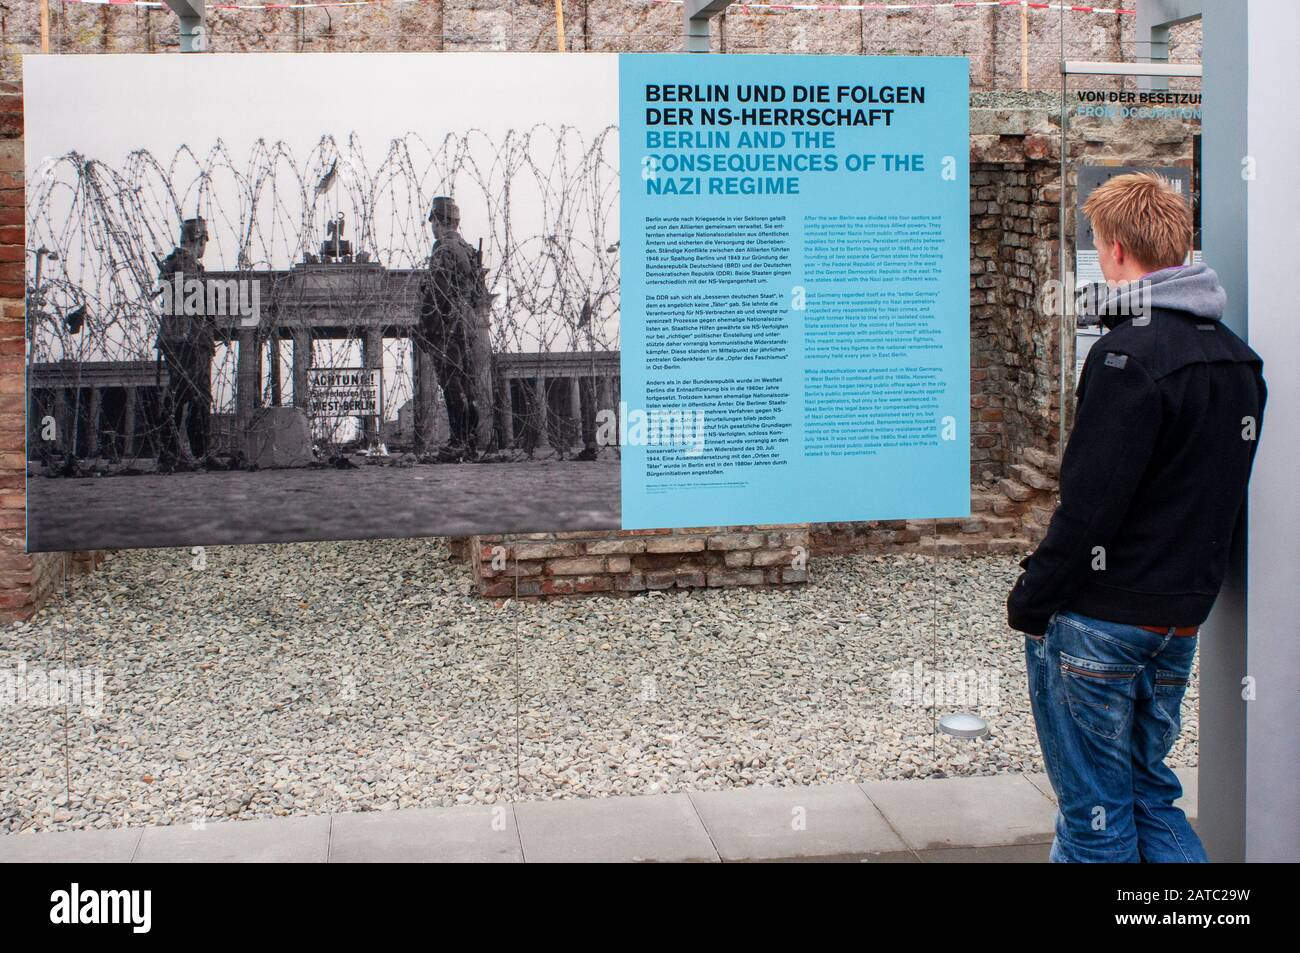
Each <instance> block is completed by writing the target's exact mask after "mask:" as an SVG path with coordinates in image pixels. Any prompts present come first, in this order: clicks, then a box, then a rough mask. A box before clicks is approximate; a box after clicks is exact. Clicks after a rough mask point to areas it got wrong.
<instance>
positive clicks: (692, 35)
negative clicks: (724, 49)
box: [682, 0, 732, 53]
mask: <svg viewBox="0 0 1300 953" xmlns="http://www.w3.org/2000/svg"><path fill="white" fill-rule="evenodd" d="M731 3H732V0H686V2H685V3H683V4H682V51H683V52H686V53H710V52H712V51H713V43H712V38H711V37H710V35H709V21H710V20H712V19H713V17H715V16H716V15H717V14H719V13H721V12H722V11H723V10H725V9H727V7H729V6H731Z"/></svg>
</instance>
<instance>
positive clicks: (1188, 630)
mask: <svg viewBox="0 0 1300 953" xmlns="http://www.w3.org/2000/svg"><path fill="white" fill-rule="evenodd" d="M1138 628H1139V629H1146V630H1147V631H1148V632H1154V633H1155V634H1156V635H1164V634H1165V633H1166V632H1168V631H1169V626H1167V625H1140V626H1138ZM1200 628H1201V627H1200V626H1199V625H1180V626H1179V627H1178V628H1176V629H1174V635H1183V636H1187V635H1195V634H1196V633H1197V632H1198V631H1199V630H1200Z"/></svg>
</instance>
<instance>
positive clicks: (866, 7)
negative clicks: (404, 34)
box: [62, 0, 1137, 16]
mask: <svg viewBox="0 0 1300 953" xmlns="http://www.w3.org/2000/svg"><path fill="white" fill-rule="evenodd" d="M62 2H64V3H80V4H88V5H94V6H109V7H154V8H157V7H164V6H166V4H164V3H162V2H161V0H62ZM428 2H429V0H322V2H320V3H213V4H210V5H209V6H208V9H209V10H224V11H227V12H230V11H240V12H243V11H252V12H258V11H260V12H263V13H269V12H273V11H276V10H311V9H314V8H316V7H375V6H385V5H387V4H405V3H428ZM642 2H645V3H672V4H677V5H680V4H681V3H682V2H683V0H642ZM979 7H1028V8H1029V9H1030V10H1061V9H1064V10H1065V11H1066V12H1067V13H1095V14H1099V15H1107V16H1132V15H1134V14H1136V13H1137V11H1136V10H1129V9H1125V8H1123V7H1090V6H1083V5H1080V4H1077V3H1035V2H1033V0H951V2H949V3H737V4H736V5H735V7H734V9H735V10H738V11H740V12H741V13H771V12H776V11H781V12H786V11H790V10H817V11H836V12H840V13H845V12H850V13H857V12H860V11H871V12H880V11H885V10H888V11H891V12H897V11H899V10H943V9H948V8H951V9H953V10H970V9H975V8H979Z"/></svg>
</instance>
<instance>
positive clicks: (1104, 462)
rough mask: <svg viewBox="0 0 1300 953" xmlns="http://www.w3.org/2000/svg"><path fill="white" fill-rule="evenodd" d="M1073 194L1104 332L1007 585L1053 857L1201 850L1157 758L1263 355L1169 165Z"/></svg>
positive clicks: (1223, 566)
mask: <svg viewBox="0 0 1300 953" xmlns="http://www.w3.org/2000/svg"><path fill="white" fill-rule="evenodd" d="M1083 211H1084V214H1085V215H1087V216H1088V218H1089V219H1090V220H1091V222H1092V227H1093V234H1094V237H1095V238H1096V245H1097V250H1098V255H1099V258H1100V261H1101V269H1102V273H1103V274H1104V275H1105V277H1106V281H1107V284H1108V285H1109V286H1110V289H1111V290H1110V295H1109V298H1108V300H1107V302H1106V303H1105V305H1104V306H1103V309H1102V312H1103V313H1102V323H1103V325H1105V327H1106V328H1107V333H1106V334H1105V335H1104V336H1103V337H1102V338H1101V339H1100V341H1098V342H1097V344H1096V345H1094V346H1093V348H1092V351H1091V352H1090V353H1089V355H1088V360H1087V362H1086V363H1085V365H1084V369H1083V375H1082V378H1081V380H1080V383H1079V388H1078V407H1077V410H1076V415H1075V423H1074V429H1073V431H1072V432H1071V435H1070V440H1069V443H1068V445H1067V446H1066V449H1065V454H1064V456H1063V458H1062V461H1061V502H1060V505H1059V506H1058V507H1057V510H1056V513H1055V514H1054V515H1053V517H1052V522H1051V525H1050V526H1049V528H1048V531H1047V535H1046V537H1045V538H1044V540H1043V542H1042V543H1041V544H1040V545H1039V547H1038V549H1037V550H1036V551H1035V552H1034V554H1033V555H1032V556H1030V557H1029V558H1028V559H1026V560H1025V561H1024V562H1023V563H1021V566H1022V568H1023V569H1024V570H1025V571H1024V573H1023V574H1022V575H1021V576H1020V578H1019V579H1018V580H1017V581H1016V584H1015V587H1014V588H1013V589H1012V591H1011V595H1010V597H1009V598H1008V600H1007V618H1008V622H1009V623H1010V625H1011V627H1012V628H1013V629H1016V630H1018V631H1020V632H1023V633H1025V656H1026V662H1027V665H1028V674H1029V691H1030V699H1031V704H1032V707H1033V712H1034V721H1035V725H1036V727H1037V731H1038V740H1039V745H1040V747H1041V748H1042V751H1043V760H1044V763H1045V764H1046V767H1047V773H1048V776H1049V777H1050V779H1051V782H1052V787H1053V788H1054V789H1055V791H1056V794H1057V801H1058V804H1059V808H1060V811H1059V813H1058V815H1057V820H1056V838H1055V840H1054V842H1053V844H1052V854H1051V857H1052V860H1053V861H1058V862H1127V861H1145V862H1160V861H1172V862H1204V861H1205V860H1206V855H1205V850H1204V848H1203V847H1202V846H1201V842H1200V839H1199V838H1198V837H1197V836H1196V833H1195V832H1194V831H1193V830H1192V828H1191V826H1190V825H1189V824H1188V822H1187V818H1186V817H1185V816H1184V814H1183V812H1182V811H1181V810H1180V809H1179V808H1177V807H1175V806H1174V801H1175V800H1177V799H1178V798H1179V797H1180V796H1181V794H1182V788H1181V787H1180V785H1179V783H1178V779H1177V777H1176V776H1175V775H1174V773H1173V772H1172V771H1171V770H1170V769H1169V767H1168V766H1167V765H1166V764H1165V763H1164V759H1165V757H1166V755H1167V754H1168V753H1169V749H1170V748H1171V747H1172V745H1173V743H1174V740H1175V739H1176V738H1177V736H1178V732H1179V729H1180V727H1181V724H1180V720H1179V714H1180V706H1181V703H1182V700H1183V695H1184V693H1185V691H1186V688H1187V680H1188V677H1189V675H1190V674H1191V670H1192V664H1193V661H1194V659H1195V655H1196V637H1197V629H1198V627H1199V626H1200V624H1201V623H1202V622H1204V621H1205V618H1206V616H1207V615H1208V614H1209V612H1210V607H1211V606H1212V605H1213V604H1214V600H1215V598H1216V596H1217V595H1218V592H1219V588H1220V586H1221V585H1222V583H1223V577H1224V574H1225V572H1226V571H1227V564H1228V553H1229V549H1230V545H1231V541H1232V537H1233V533H1234V529H1235V528H1236V526H1237V524H1238V521H1239V518H1240V516H1241V512H1242V504H1243V502H1244V500H1245V494H1246V483H1247V480H1248V479H1249V477H1250V469H1251V464H1252V462H1253V460H1254V456H1255V449H1256V447H1257V446H1258V445H1259V434H1260V425H1261V423H1262V417H1263V411H1264V401H1265V396H1266V391H1265V387H1264V378H1263V374H1262V369H1263V362H1262V361H1261V360H1260V358H1259V356H1258V355H1257V354H1255V352H1254V351H1252V350H1251V349H1250V348H1249V347H1247V346H1246V344H1245V343H1244V342H1242V341H1241V339H1240V338H1238V337H1237V336H1236V335H1235V334H1233V333H1232V332H1231V331H1230V330H1228V328H1226V327H1225V326H1224V325H1223V323H1222V321H1221V319H1222V317H1223V311H1224V307H1225V305H1226V303H1227V296H1226V295H1225V294H1224V291H1223V288H1222V287H1221V286H1220V285H1219V281H1218V277H1217V276H1216V275H1215V274H1214V272H1213V271H1212V270H1211V269H1209V268H1207V267H1205V266H1204V265H1186V264H1184V262H1185V261H1186V260H1187V259H1188V256H1189V254H1190V251H1191V244H1192V222H1191V215H1190V213H1189V211H1188V208H1187V205H1186V203H1185V202H1184V200H1183V198H1182V197H1181V196H1180V195H1179V194H1178V193H1177V192H1176V191H1174V189H1173V188H1172V187H1171V186H1170V184H1169V183H1168V182H1166V181H1165V180H1163V179H1161V178H1159V177H1158V176H1154V175H1147V174H1135V175H1121V176H1116V177H1115V178H1113V179H1111V180H1110V181H1108V182H1106V183H1105V184H1104V185H1102V186H1100V187H1099V188H1098V189H1096V190H1095V191H1094V192H1093V194H1092V195H1091V196H1090V197H1089V199H1088V201H1087V203H1086V204H1085V205H1084V207H1083Z"/></svg>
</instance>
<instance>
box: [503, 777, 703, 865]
mask: <svg viewBox="0 0 1300 953" xmlns="http://www.w3.org/2000/svg"><path fill="white" fill-rule="evenodd" d="M515 821H516V823H517V824H518V825H519V839H520V841H521V842H522V843H523V846H524V859H525V860H527V861H529V862H530V863H536V862H542V863H571V862H591V863H620V862H637V861H658V862H682V861H687V862H715V863H716V862H717V860H718V853H717V851H716V850H714V847H713V843H712V841H710V840H709V835H708V832H707V831H706V830H705V829H704V825H703V824H702V823H700V819H699V817H698V816H697V815H696V813H695V808H694V807H693V806H692V805H691V801H690V798H688V797H687V796H686V795H685V794H650V795H643V796H639V797H610V798H589V799H586V800H573V801H527V802H524V803H521V804H516V805H515Z"/></svg>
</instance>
